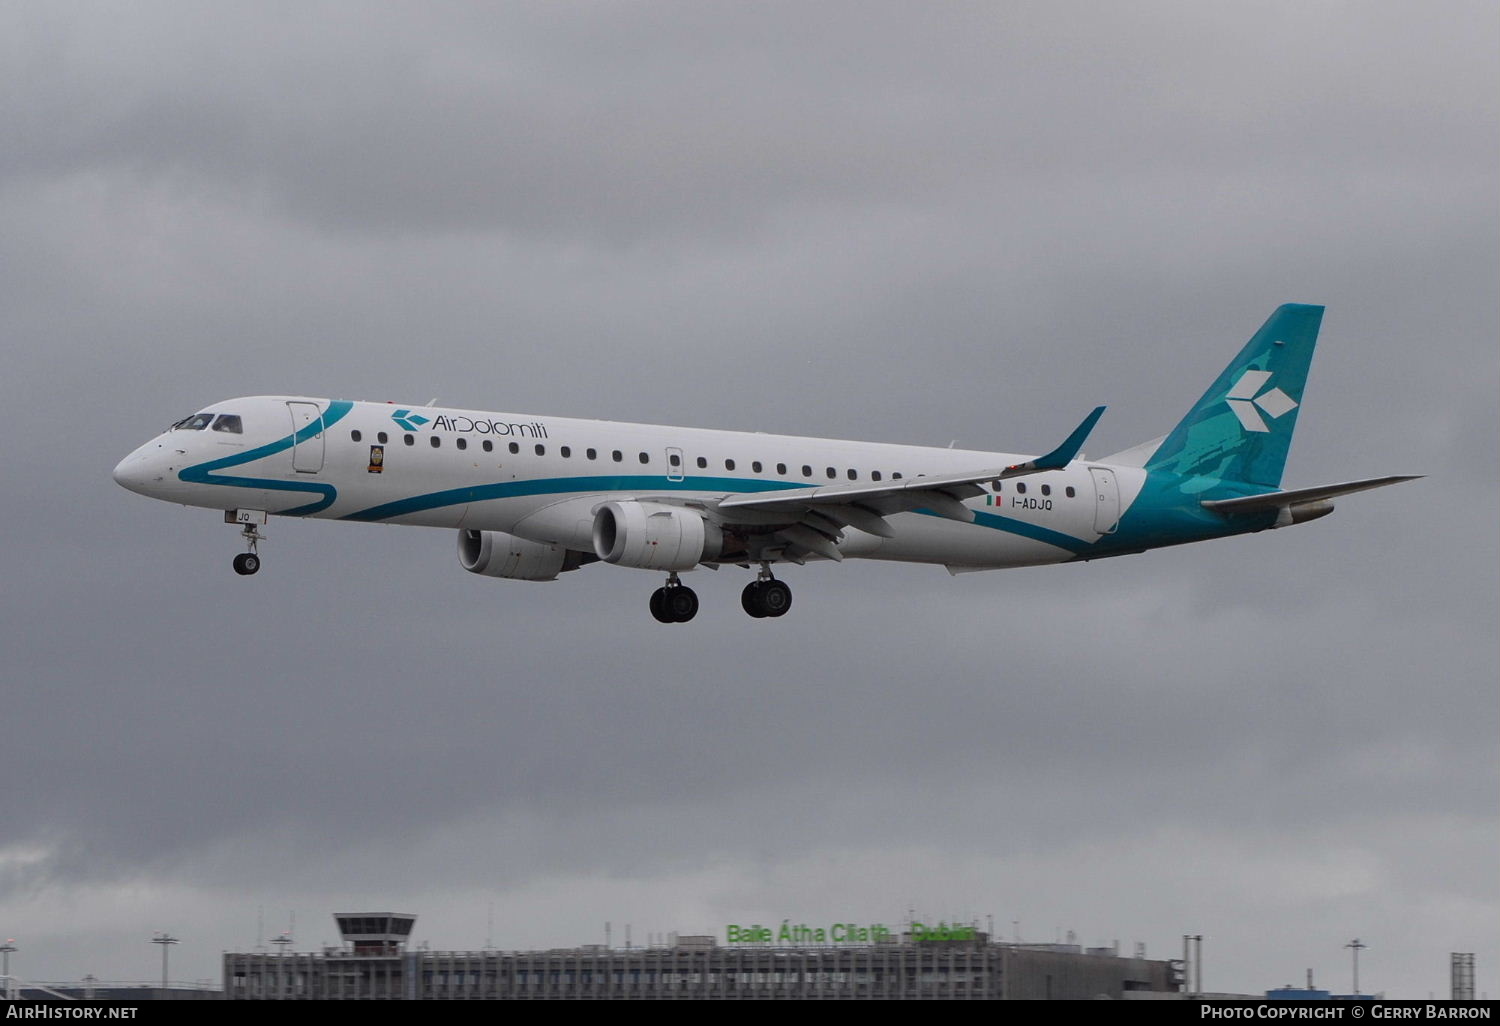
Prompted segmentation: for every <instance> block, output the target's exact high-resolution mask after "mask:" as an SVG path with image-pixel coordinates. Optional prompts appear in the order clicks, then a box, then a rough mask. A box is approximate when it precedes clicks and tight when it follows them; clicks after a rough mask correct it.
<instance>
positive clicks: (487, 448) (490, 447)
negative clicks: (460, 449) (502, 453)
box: [481, 438, 495, 452]
mask: <svg viewBox="0 0 1500 1026" xmlns="http://www.w3.org/2000/svg"><path fill="white" fill-rule="evenodd" d="M481 444H482V445H483V446H484V451H485V452H492V451H494V448H495V443H494V442H492V441H490V440H489V439H488V438H486V439H485V440H484V441H483V442H482V443H481Z"/></svg>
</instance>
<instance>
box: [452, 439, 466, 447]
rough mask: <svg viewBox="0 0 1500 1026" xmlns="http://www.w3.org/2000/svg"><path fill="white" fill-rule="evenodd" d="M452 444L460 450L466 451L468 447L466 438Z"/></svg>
mask: <svg viewBox="0 0 1500 1026" xmlns="http://www.w3.org/2000/svg"><path fill="white" fill-rule="evenodd" d="M453 444H454V445H456V446H458V447H459V448H460V449H467V448H468V447H469V440H468V439H467V438H460V439H459V440H458V441H456V442H454V443H453Z"/></svg>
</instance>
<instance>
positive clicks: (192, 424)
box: [172, 413, 214, 431]
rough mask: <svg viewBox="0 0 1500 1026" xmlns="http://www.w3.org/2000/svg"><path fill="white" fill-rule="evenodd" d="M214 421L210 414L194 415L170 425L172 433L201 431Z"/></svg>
mask: <svg viewBox="0 0 1500 1026" xmlns="http://www.w3.org/2000/svg"><path fill="white" fill-rule="evenodd" d="M213 419H214V415H213V414H212V413H195V414H193V415H192V416H191V417H185V418H183V419H182V420H179V421H178V422H177V423H176V424H173V425H172V430H173V431H202V430H203V429H204V428H206V427H208V425H209V422H210V421H212V420H213Z"/></svg>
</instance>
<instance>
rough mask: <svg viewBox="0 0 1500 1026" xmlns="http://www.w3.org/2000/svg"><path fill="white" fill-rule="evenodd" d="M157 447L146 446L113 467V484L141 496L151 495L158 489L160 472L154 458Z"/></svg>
mask: <svg viewBox="0 0 1500 1026" xmlns="http://www.w3.org/2000/svg"><path fill="white" fill-rule="evenodd" d="M157 448H158V447H157V446H156V445H154V444H147V445H143V446H141V447H140V448H139V449H137V450H136V451H135V452H133V453H131V454H130V455H129V456H126V457H125V458H124V459H123V460H121V461H120V462H119V463H118V464H116V465H115V472H114V475H113V476H114V479H115V484H117V485H119V486H120V487H121V488H128V489H130V490H131V491H132V492H138V493H139V494H141V495H152V494H153V491H154V489H155V488H158V487H160V484H161V479H162V472H161V468H160V466H158V460H157V458H156V451H157Z"/></svg>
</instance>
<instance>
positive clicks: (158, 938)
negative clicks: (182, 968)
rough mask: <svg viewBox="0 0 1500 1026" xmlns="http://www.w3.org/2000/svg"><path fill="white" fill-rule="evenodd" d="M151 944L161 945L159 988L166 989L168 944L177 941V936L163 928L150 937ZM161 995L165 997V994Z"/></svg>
mask: <svg viewBox="0 0 1500 1026" xmlns="http://www.w3.org/2000/svg"><path fill="white" fill-rule="evenodd" d="M151 943H152V944H160V945H161V989H162V990H166V989H167V951H168V949H169V946H170V945H173V944H176V943H177V938H176V937H173V936H172V935H171V934H170V933H167V931H165V930H163V931H162V932H161V933H158V934H156V935H154V936H153V937H152V938H151ZM162 997H166V995H165V994H163V995H162Z"/></svg>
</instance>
